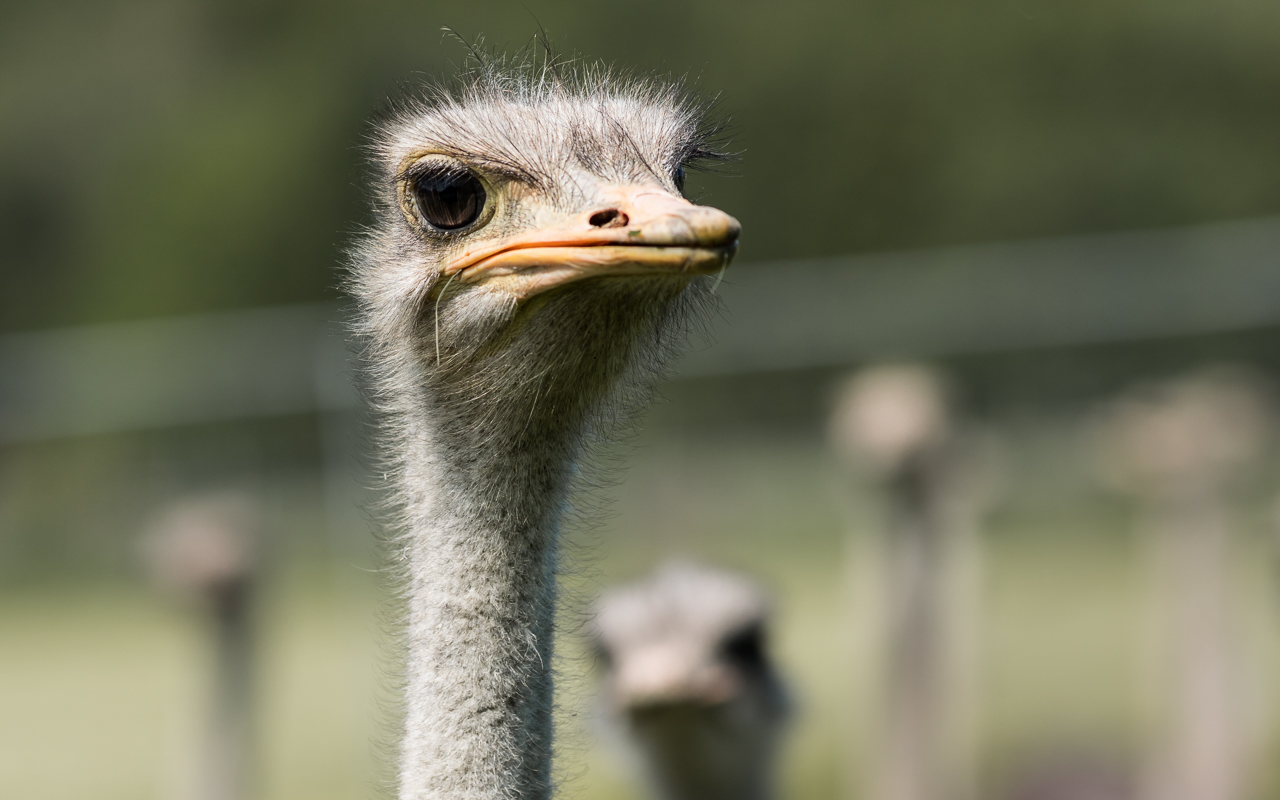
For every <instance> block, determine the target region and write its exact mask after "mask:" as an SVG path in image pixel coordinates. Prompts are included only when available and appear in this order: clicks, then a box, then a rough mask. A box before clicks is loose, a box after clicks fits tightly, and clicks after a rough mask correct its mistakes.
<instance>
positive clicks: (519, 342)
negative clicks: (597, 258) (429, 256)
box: [383, 281, 684, 800]
mask: <svg viewBox="0 0 1280 800" xmlns="http://www.w3.org/2000/svg"><path fill="white" fill-rule="evenodd" d="M683 289H684V285H683V284H675V283H671V282H669V281H663V282H660V283H659V282H649V283H643V282H630V283H622V282H618V283H614V282H610V283H606V284H602V285H601V286H596V287H592V286H588V285H582V286H579V287H577V290H576V292H574V293H571V294H570V293H563V294H561V295H557V296H554V297H551V298H548V299H547V301H546V302H545V303H544V304H543V305H541V306H535V308H538V309H540V310H539V311H538V312H537V313H528V314H526V315H525V317H524V318H523V319H522V320H520V321H519V335H517V336H511V337H509V338H506V339H502V338H501V337H498V338H497V339H495V338H492V337H490V339H489V341H501V342H502V346H500V347H499V346H495V347H493V348H491V349H489V350H484V349H478V350H477V349H472V350H467V351H463V350H457V349H455V348H454V347H452V346H450V344H449V342H448V341H444V342H442V343H441V344H442V346H441V347H440V348H439V350H437V348H436V343H435V341H434V339H433V338H432V337H430V336H427V335H422V334H421V332H420V333H419V335H418V336H417V338H416V339H414V340H413V341H408V342H405V343H404V346H397V347H393V348H391V349H392V350H394V351H397V352H400V353H413V354H414V355H412V356H409V357H408V358H406V360H403V361H398V362H396V363H394V364H391V365H389V366H390V367H391V369H390V370H389V371H388V372H387V373H385V374H386V375H387V376H388V377H389V379H388V380H386V381H385V382H384V384H383V386H384V388H386V389H387V391H388V395H389V396H390V397H391V406H392V408H391V410H392V412H393V414H394V415H395V416H396V417H398V419H399V423H400V433H399V436H400V437H401V438H400V440H399V441H398V444H399V445H400V447H399V454H400V456H399V457H400V459H401V460H400V465H399V467H400V468H399V484H400V485H399V487H398V489H399V493H400V499H401V502H402V505H403V508H404V512H405V515H406V516H405V523H406V531H405V533H406V536H405V540H404V555H405V566H406V568H407V577H408V580H409V584H408V586H407V590H408V596H407V600H408V612H409V613H408V627H407V635H408V642H407V644H408V650H409V653H408V664H407V673H406V696H405V700H406V714H405V737H404V741H403V746H402V748H401V772H400V798H401V800H427V799H428V798H430V800H545V799H546V798H548V797H550V796H551V794H552V782H551V752H552V704H553V697H552V679H551V664H552V637H553V633H554V627H555V626H554V623H555V601H556V563H557V551H556V547H557V538H558V534H559V528H560V521H561V518H562V516H563V515H564V510H565V508H566V506H567V505H568V498H569V494H570V489H571V488H572V484H573V482H574V472H575V469H576V465H577V461H578V458H579V455H580V451H581V449H582V446H583V441H584V439H585V436H586V432H587V431H588V429H592V430H594V431H596V432H597V433H598V432H599V425H600V424H602V422H601V412H602V411H604V410H605V409H608V410H610V411H612V412H614V413H613V414H612V415H610V419H613V418H614V417H615V416H616V417H617V418H619V419H622V418H626V416H627V414H628V412H629V411H632V410H634V409H635V408H636V407H638V403H639V398H641V397H643V395H644V394H645V393H644V391H643V388H644V387H645V385H646V384H647V383H648V382H649V381H651V379H652V377H653V376H654V375H656V374H657V371H658V369H659V365H660V364H661V362H662V361H663V358H664V355H665V353H666V350H665V344H664V343H663V340H662V337H661V336H660V335H659V331H661V329H662V328H663V324H664V320H666V319H667V318H668V316H669V312H670V307H671V305H672V301H673V300H674V299H675V297H676V296H677V295H679V293H680V292H681V291H682V290H683ZM464 311H465V309H464ZM448 313H449V311H448V308H446V312H445V315H444V317H443V322H442V323H441V324H442V326H443V327H444V328H445V329H448V328H449V326H450V324H451V323H450V317H449V316H448ZM458 313H459V314H460V315H461V313H462V312H458ZM433 329H434V325H432V326H429V327H428V331H431V330H433ZM481 338H482V337H476V336H473V337H472V339H475V340H480V339H481ZM624 396H625V397H624Z"/></svg>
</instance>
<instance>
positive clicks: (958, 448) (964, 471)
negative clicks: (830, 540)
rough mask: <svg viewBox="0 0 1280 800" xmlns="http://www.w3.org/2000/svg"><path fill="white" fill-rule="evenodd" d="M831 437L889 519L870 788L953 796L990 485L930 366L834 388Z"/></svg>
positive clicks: (966, 724)
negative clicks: (979, 525) (877, 741)
mask: <svg viewBox="0 0 1280 800" xmlns="http://www.w3.org/2000/svg"><path fill="white" fill-rule="evenodd" d="M831 438H832V442H833V445H834V447H835V449H836V450H837V452H839V453H840V454H841V455H842V456H843V457H844V458H845V459H846V460H847V462H848V463H849V464H850V465H851V466H852V468H853V472H854V473H855V474H857V475H860V476H861V477H862V479H863V480H865V481H866V482H868V483H870V484H871V485H872V486H874V487H875V489H876V493H877V494H878V495H879V497H880V499H881V500H882V504H883V508H884V513H885V515H886V517H887V519H886V539H887V541H886V543H885V544H886V546H887V565H886V575H885V577H886V580H887V587H886V595H887V597H886V600H887V613H888V617H887V619H886V620H885V624H884V626H883V628H884V631H883V635H884V636H885V641H884V644H885V648H886V653H885V657H886V659H885V660H886V663H884V664H883V665H881V670H882V674H883V683H882V684H881V685H882V689H883V706H882V713H883V717H882V720H883V722H882V725H881V726H880V727H881V730H882V746H883V750H882V751H881V753H880V757H879V758H878V759H876V765H875V768H874V770H873V772H875V773H877V774H874V775H872V776H871V777H872V780H873V782H874V785H873V787H872V788H871V790H870V793H871V794H872V795H873V796H876V797H879V798H884V800H939V798H947V799H948V800H956V799H957V798H966V797H968V796H969V795H970V793H971V791H972V781H973V775H972V769H973V766H972V761H973V759H972V753H971V752H970V751H971V748H972V743H973V731H972V728H973V713H972V709H971V706H972V704H973V696H972V692H973V685H972V684H973V676H972V675H971V672H972V669H973V650H974V640H975V638H976V637H975V634H974V628H975V626H976V616H977V612H976V604H977V574H976V571H977V559H978V545H977V535H976V529H975V525H976V516H977V514H978V512H979V511H980V509H981V507H982V505H983V503H984V502H985V496H986V491H987V488H988V487H986V486H985V485H984V482H983V480H982V479H981V478H982V472H983V468H984V466H985V465H984V464H981V463H979V462H980V459H978V457H977V454H976V452H975V451H974V450H973V449H972V448H967V447H966V446H962V444H961V438H960V437H958V436H957V435H956V431H955V424H954V422H953V420H952V416H951V412H950V409H949V407H948V392H947V387H946V386H945V384H944V382H943V380H942V379H941V378H940V377H939V375H938V374H937V373H936V372H934V371H932V370H930V369H928V368H926V367H923V366H914V365H900V366H882V367H873V368H869V369H867V370H864V371H863V372H860V373H858V374H857V375H855V376H853V377H852V378H851V379H850V380H849V381H848V383H847V384H846V385H845V386H844V387H843V389H842V391H841V393H840V395H839V397H838V400H837V404H836V408H835V410H834V412H833V415H832V418H831Z"/></svg>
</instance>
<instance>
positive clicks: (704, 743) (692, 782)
mask: <svg viewBox="0 0 1280 800" xmlns="http://www.w3.org/2000/svg"><path fill="white" fill-rule="evenodd" d="M768 617H769V603H768V600H767V597H766V595H765V593H764V591H763V590H762V589H761V588H760V587H759V586H758V585H756V583H755V582H754V581H752V580H750V579H748V578H746V577H744V576H741V575H737V574H733V573H729V572H724V571H721V570H714V569H708V568H706V567H700V566H695V565H692V564H688V563H681V562H677V563H672V564H669V565H667V566H665V567H663V568H662V569H660V570H659V571H658V572H657V573H656V574H655V575H653V576H652V577H651V578H649V579H648V580H646V581H644V582H642V583H637V584H634V585H632V586H626V587H622V588H618V589H614V590H612V591H610V592H608V593H607V594H605V595H603V596H602V597H601V598H600V600H599V602H598V603H597V605H596V609H595V614H594V615H593V617H592V624H591V635H592V640H593V643H594V645H595V651H596V653H597V656H598V658H599V660H600V662H601V665H602V667H603V672H604V674H603V686H602V702H603V705H604V708H605V710H606V712H607V714H608V716H609V718H610V719H611V720H612V721H613V722H614V723H615V724H617V725H618V726H619V727H620V728H622V730H623V733H624V734H625V736H626V739H627V742H628V743H629V744H630V746H631V748H632V749H633V751H634V754H635V756H636V758H637V760H638V761H639V762H640V766H641V768H642V772H643V773H644V775H645V777H646V778H647V780H648V782H649V785H650V786H651V788H652V792H653V795H654V796H655V797H657V798H660V799H661V800H768V799H769V798H772V797H773V796H774V773H775V769H776V766H777V756H778V748H779V745H780V744H781V740H782V733H783V728H784V723H785V721H786V717H787V708H788V705H787V700H786V697H785V694H784V691H783V688H782V684H781V681H780V680H779V678H778V675H777V673H776V671H775V669H774V666H773V663H772V660H771V658H770V655H769V651H768V647H767V639H766V629H767V626H768Z"/></svg>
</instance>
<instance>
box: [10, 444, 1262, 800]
mask: <svg viewBox="0 0 1280 800" xmlns="http://www.w3.org/2000/svg"><path fill="white" fill-rule="evenodd" d="M634 459H635V465H634V468H633V469H632V470H631V471H630V473H629V476H628V478H627V480H626V481H625V482H623V483H622V484H620V486H619V487H618V488H617V489H615V490H614V491H615V493H616V494H617V495H618V502H617V511H618V515H617V516H616V517H615V518H614V519H613V520H612V521H610V522H608V523H607V524H606V525H605V526H604V528H603V529H602V530H600V531H598V532H595V533H591V534H584V535H578V536H576V537H575V542H576V544H574V545H573V546H572V547H571V550H570V554H569V555H570V558H569V562H570V571H569V575H568V580H567V582H566V583H567V592H566V595H567V600H566V603H567V606H568V608H567V610H566V612H565V614H564V618H563V619H564V629H565V632H564V641H563V642H562V646H561V653H562V657H561V663H560V670H561V674H562V680H561V691H562V694H561V705H562V709H563V714H562V738H561V761H560V765H559V768H560V771H561V773H562V775H563V776H564V778H565V789H566V795H565V796H566V797H572V798H583V800H597V799H598V800H624V799H625V800H631V798H635V797H637V795H636V793H635V792H634V789H633V787H632V784H631V783H630V781H629V778H628V773H627V771H626V768H625V765H624V764H623V763H622V762H621V761H620V760H619V759H618V758H616V757H615V755H613V754H612V751H611V750H610V747H609V746H608V737H607V736H604V735H602V734H601V732H600V730H599V726H598V725H597V723H596V722H595V715H594V713H593V711H592V707H591V702H590V697H591V692H592V685H593V682H592V678H591V676H590V674H589V664H588V662H587V661H586V659H585V657H584V656H583V655H582V651H581V647H580V646H579V643H578V640H577V639H576V638H575V628H576V622H577V621H579V620H580V619H581V609H582V605H583V603H584V602H586V601H587V600H588V599H589V597H590V596H591V594H592V593H593V592H594V590H595V587H597V586H599V585H600V584H601V583H608V582H613V581H618V580H625V579H629V578H631V577H634V576H638V575H640V574H642V573H643V572H645V571H646V570H648V569H649V568H650V567H651V566H653V565H654V564H655V563H656V562H657V561H659V560H661V559H662V558H665V557H666V556H668V555H670V554H672V553H683V554H685V555H689V556H692V557H695V558H702V559H705V560H708V561H711V562H714V563H722V564H728V565H731V566H737V567H740V568H744V569H747V570H749V571H751V572H752V573H754V574H756V575H758V576H760V577H761V578H762V579H763V580H765V582H766V583H767V584H768V585H769V586H771V587H772V589H773V591H774V593H775V596H776V598H777V604H778V618H777V623H776V645H777V650H778V657H779V660H780V662H781V665H782V669H783V670H784V672H785V673H786V675H787V676H788V678H789V679H790V681H791V682H792V685H793V687H794V691H795V696H796V700H797V704H798V709H799V713H798V715H797V718H796V720H795V725H794V731H793V733H794V736H793V739H792V741H791V744H790V746H789V748H788V752H787V767H786V771H785V792H784V796H786V797H804V798H835V797H840V796H843V795H842V793H843V792H844V791H845V790H846V787H850V786H852V787H854V788H857V787H858V786H860V785H861V777H860V774H859V772H858V770H859V765H860V764H861V765H865V764H866V763H867V759H868V758H869V751H868V750H867V747H868V745H869V744H870V742H869V740H868V738H867V736H866V722H865V720H866V715H867V714H868V713H869V712H870V710H871V709H872V708H873V704H874V698H873V697H870V696H868V694H867V692H866V690H865V684H863V686H864V688H863V689H859V678H858V676H859V675H860V674H861V673H860V670H864V669H865V663H864V662H865V659H866V657H867V653H866V652H865V651H860V650H858V649H857V647H856V645H855V643H856V642H857V641H858V640H857V639H856V638H855V632H854V631H853V625H854V621H855V620H856V619H857V617H858V615H859V614H860V613H861V611H862V610H861V609H859V608H858V606H857V602H858V600H857V598H858V597H859V595H858V592H857V588H858V587H856V586H850V585H848V580H849V578H848V576H852V575H856V574H857V569H856V567H857V564H856V563H851V559H852V558H856V557H857V556H856V554H857V553H858V552H859V549H858V548H857V547H851V546H850V545H849V542H850V540H849V538H848V537H849V536H850V535H851V533H850V531H851V528H850V520H852V524H853V525H854V526H865V523H866V519H865V516H864V515H857V516H854V517H851V518H849V519H846V518H845V517H844V516H842V512H841V506H842V503H843V502H844V501H843V499H842V497H841V495H840V492H841V486H840V483H839V481H838V480H836V479H835V478H834V477H833V475H834V473H833V472H832V471H831V470H829V469H828V468H827V467H826V463H827V462H826V460H825V458H824V456H823V453H822V451H821V449H820V448H818V447H817V446H816V444H814V443H812V440H810V443H808V444H806V443H804V442H803V441H800V442H797V441H796V440H794V439H778V438H776V437H773V438H771V437H768V436H763V437H757V438H754V439H752V438H751V437H747V438H746V439H745V440H744V439H742V438H738V439H736V440H733V441H731V442H729V441H723V440H717V439H716V438H715V437H713V436H707V437H704V438H702V439H697V438H693V439H690V438H686V437H648V438H646V439H643V440H642V441H641V443H640V446H639V447H638V448H637V450H636V453H635V456H634ZM1245 521H1246V522H1249V519H1246V520H1245ZM1252 523H1253V525H1252V527H1253V528H1257V523H1258V520H1257V519H1253V520H1252ZM1247 527H1248V526H1247ZM855 533H856V530H855ZM855 541H856V540H855ZM985 541H986V544H987V547H986V552H985V567H984V576H985V580H984V584H983V585H984V589H983V598H982V602H983V613H984V616H983V620H982V623H981V671H980V675H981V696H980V700H981V736H980V739H981V750H982V763H983V776H984V780H985V781H986V782H987V784H988V785H989V786H994V785H998V784H999V783H1000V782H1002V781H1003V780H1004V779H1005V778H1006V777H1007V775H1008V774H1010V772H1011V771H1014V770H1016V769H1017V768H1018V766H1019V765H1020V764H1025V763H1026V761H1027V760H1028V759H1032V758H1036V757H1038V756H1040V755H1042V754H1043V753H1045V752H1050V751H1053V749H1054V748H1064V747H1065V748H1067V749H1071V748H1075V749H1080V748H1094V749H1097V750H1102V751H1105V752H1118V753H1121V754H1122V755H1124V754H1134V753H1136V751H1137V750H1138V749H1139V748H1140V747H1141V745H1142V744H1143V743H1144V742H1145V741H1146V740H1147V738H1148V736H1149V734H1150V732H1151V725H1152V720H1153V709H1152V707H1151V702H1152V701H1151V697H1150V688H1151V687H1150V685H1149V684H1150V682H1151V674H1152V673H1151V670H1152V668H1153V665H1152V663H1151V660H1150V659H1151V656H1150V654H1151V653H1152V652H1154V651H1153V650H1152V625H1151V620H1150V617H1149V611H1150V609H1149V607H1148V605H1149V604H1148V600H1147V598H1148V597H1149V577H1150V576H1149V575H1148V574H1147V571H1146V567H1145V566H1144V564H1145V561H1144V558H1143V549H1142V546H1141V542H1139V541H1138V540H1136V539H1135V537H1134V536H1132V535H1131V534H1130V533H1129V531H1128V527H1127V521H1126V516H1125V515H1124V514H1117V513H1115V509H1114V508H1112V507H1110V506H1107V505H1106V504H1100V505H1099V504H1097V503H1095V504H1094V505H1093V506H1090V505H1088V504H1077V507H1076V513H1075V514H1074V515H1061V514H1052V515H1037V513H1035V511H1034V510H1033V509H1028V508H1024V509H1022V510H1016V509H1015V510H1014V511H1009V512H1005V513H1002V514H1000V515H997V517H996V518H995V520H994V522H993V524H992V527H991V530H990V531H989V533H988V534H987V536H986V538H985ZM1237 547H1238V554H1237V555H1238V557H1237V559H1236V561H1235V562H1234V563H1235V566H1234V567H1233V569H1234V573H1233V585H1234V587H1235V589H1236V591H1237V593H1238V597H1237V600H1239V601H1240V602H1241V603H1242V606H1241V607H1242V608H1243V609H1244V610H1245V614H1244V615H1243V617H1242V620H1243V624H1244V626H1245V632H1246V633H1247V634H1248V636H1247V637H1246V640H1247V641H1248V642H1250V646H1251V648H1252V649H1253V654H1254V657H1253V658H1252V660H1251V663H1253V664H1254V666H1255V667H1257V668H1258V672H1257V674H1256V676H1255V677H1256V680H1257V685H1258V691H1257V692H1254V693H1253V694H1254V696H1255V697H1256V699H1257V702H1256V703H1254V704H1253V708H1254V711H1255V716H1256V717H1257V719H1256V720H1255V724H1256V726H1257V729H1258V730H1259V731H1264V732H1265V731H1268V730H1269V729H1270V725H1271V723H1270V720H1271V719H1272V718H1273V717H1274V716H1275V712H1276V710H1277V707H1276V702H1277V698H1276V697H1275V696H1274V695H1273V694H1270V693H1268V690H1269V687H1270V684H1271V683H1272V681H1271V679H1270V676H1271V675H1274V674H1275V673H1276V669H1277V666H1280V658H1278V653H1280V650H1278V646H1280V620H1277V619H1276V613H1275V608H1274V606H1275V600H1276V598H1275V596H1274V587H1273V583H1274V576H1273V575H1272V574H1271V566H1272V563H1273V561H1272V555H1271V553H1272V551H1271V549H1270V548H1271V545H1270V542H1269V540H1266V539H1264V538H1261V537H1258V536H1242V537H1240V538H1239V539H1238V540H1237ZM272 576H273V577H272V580H271V581H270V582H269V584H268V585H267V587H266V589H265V591H264V594H263V597H262V600H263V602H262V609H261V619H260V642H261V651H260V663H259V675H260V684H259V690H260V706H259V707H260V718H259V732H260V757H261V761H260V770H259V775H258V785H259V787H260V788H261V794H260V795H259V796H260V797H261V798H263V800H293V799H294V798H297V799H298V800H301V798H308V800H327V798H335V799H336V798H339V797H341V798H350V797H368V796H376V794H375V788H376V785H377V782H378V781H379V780H380V777H379V776H380V775H382V774H383V773H381V772H380V771H379V767H378V765H379V763H380V762H379V750H378V747H377V746H376V742H377V741H378V740H379V738H380V734H379V731H380V730H381V731H383V733H384V734H385V729H384V728H382V727H381V726H382V725H383V722H382V718H381V715H380V712H379V702H378V701H379V697H382V698H384V699H385V697H386V696H387V695H386V691H385V688H386V687H385V686H384V685H383V682H382V676H383V675H384V674H385V667H386V662H385V660H384V656H385V652H384V651H383V647H384V645H385V635H386V630H385V628H384V626H383V619H384V617H383V615H382V613H381V610H384V609H383V607H382V603H383V602H384V598H383V594H382V591H383V589H382V587H380V586H379V580H380V579H379V578H378V577H377V576H376V575H374V574H372V573H370V572H367V571H365V570H363V569H361V568H360V567H358V566H356V565H354V564H352V563H351V561H350V559H346V558H343V559H335V560H333V561H317V560H314V559H312V560H310V561H306V562H290V563H289V564H288V565H282V566H279V567H278V568H277V569H276V571H275V572H273V573H272ZM192 622H193V620H192V618H191V617H189V616H187V615H185V614H183V613H182V612H181V611H180V610H177V609H172V608H169V607H168V606H167V605H165V603H164V602H163V600H162V598H159V597H157V596H155V595H153V594H150V593H148V592H147V591H146V590H144V589H142V588H139V587H137V586H130V585H123V584H120V583H100V584H93V583H84V584H71V583H66V582H63V583H47V582H46V583H34V584H29V585H28V586H27V587H26V588H14V589H11V590H9V591H7V592H6V593H5V594H4V595H3V596H0V719H2V720H4V724H3V725H0V796H4V797H41V798H50V800H61V799H62V798H68V800H69V799H70V798H81V797H94V798H121V799H122V800H123V799H124V798H130V799H131V800H133V799H136V798H148V797H155V798H169V797H174V796H176V795H175V787H178V786H180V785H181V781H182V775H183V770H184V769H185V768H187V767H184V765H189V763H190V759H191V756H192V753H193V752H194V750H193V748H194V747H195V746H196V743H197V742H198V737H199V734H200V730H201V728H200V726H201V718H202V713H203V708H202V701H203V697H204V695H203V693H204V691H205V688H206V683H207V675H206V674H205V656H206V654H205V651H204V648H205V643H204V641H203V640H202V639H201V637H200V636H199V633H198V630H197V629H196V628H195V627H194V626H193V624H192ZM860 664H862V666H860ZM1273 772H1274V770H1273V769H1270V768H1267V769H1265V770H1264V771H1263V773H1262V777H1263V778H1265V781H1266V785H1267V786H1271V787H1274V786H1275V785H1276V781H1275V778H1276V776H1275V775H1274V774H1272V773H1273ZM1258 796H1271V794H1269V793H1267V792H1263V793H1261V794H1259V795H1258Z"/></svg>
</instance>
